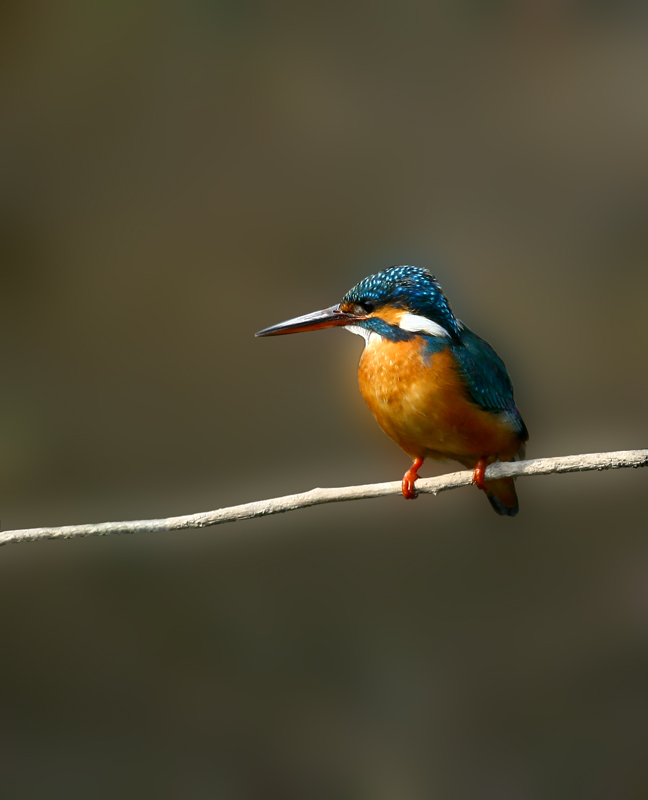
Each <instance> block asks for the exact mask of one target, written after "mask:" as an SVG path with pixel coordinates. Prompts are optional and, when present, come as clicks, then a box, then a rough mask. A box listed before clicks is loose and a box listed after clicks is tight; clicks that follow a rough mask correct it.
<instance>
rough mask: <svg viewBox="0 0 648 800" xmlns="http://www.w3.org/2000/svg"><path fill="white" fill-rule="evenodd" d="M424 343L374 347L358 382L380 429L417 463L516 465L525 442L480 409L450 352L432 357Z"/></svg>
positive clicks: (363, 363)
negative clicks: (421, 460)
mask: <svg viewBox="0 0 648 800" xmlns="http://www.w3.org/2000/svg"><path fill="white" fill-rule="evenodd" d="M422 344H423V341H422V338H421V337H418V336H417V337H414V338H413V339H411V340H409V341H405V342H391V341H389V340H385V339H382V340H380V341H378V342H375V343H369V344H368V345H367V346H366V347H365V349H364V351H363V354H362V358H361V359H360V366H359V369H358V381H359V384H360V391H361V393H362V396H363V398H364V399H365V402H366V403H367V405H368V406H369V408H370V409H371V412H372V413H373V415H374V417H375V418H376V420H377V421H378V424H379V425H380V427H381V428H382V429H383V430H384V431H385V433H386V434H387V435H388V436H390V437H391V438H392V439H393V440H394V441H395V442H396V443H397V444H398V445H399V446H400V447H401V448H402V449H403V450H404V451H405V452H406V453H407V454H408V455H410V456H411V457H412V458H436V459H446V458H451V459H453V460H455V461H459V462H460V463H463V464H465V465H466V466H473V465H474V464H475V462H476V461H477V460H478V459H480V458H482V457H487V458H492V460H495V458H501V459H502V460H507V459H511V458H513V457H514V455H515V454H516V453H517V451H518V450H519V448H520V441H519V439H518V437H517V436H516V434H515V433H514V432H513V431H512V430H511V428H510V426H509V425H508V424H507V423H506V421H505V420H504V419H503V418H502V417H501V416H500V415H498V414H496V413H492V412H489V411H485V410H483V409H481V408H479V406H477V405H475V403H473V402H472V401H471V400H470V398H469V397H468V395H467V393H466V389H465V387H464V385H463V382H462V380H461V378H460V376H459V374H458V372H457V368H456V364H455V361H454V358H453V356H452V354H451V352H450V350H449V349H448V348H446V349H444V350H442V351H440V352H438V353H436V354H434V355H432V356H431V357H426V356H424V354H423V348H422Z"/></svg>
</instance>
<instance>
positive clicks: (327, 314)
mask: <svg viewBox="0 0 648 800" xmlns="http://www.w3.org/2000/svg"><path fill="white" fill-rule="evenodd" d="M358 319H360V317H357V316H356V315H355V314H348V313H347V312H346V311H341V310H340V306H339V305H337V306H331V307H330V308H324V309H322V311H314V312H313V313H312V314H304V316H303V317H295V318H294V319H287V320H286V321H285V322H280V323H279V324H278V325H271V326H270V327H269V328H264V329H263V330H262V331H259V332H258V333H255V334H254V335H255V336H281V335H282V334H285V333H301V332H302V331H318V330H320V328H335V327H336V326H337V325H349V324H350V323H353V322H354V321H356V320H358Z"/></svg>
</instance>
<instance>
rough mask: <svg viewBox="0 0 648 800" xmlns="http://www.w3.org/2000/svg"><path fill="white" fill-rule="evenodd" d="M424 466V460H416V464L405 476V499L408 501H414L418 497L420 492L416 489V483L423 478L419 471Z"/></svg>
mask: <svg viewBox="0 0 648 800" xmlns="http://www.w3.org/2000/svg"><path fill="white" fill-rule="evenodd" d="M422 466H423V459H422V458H416V459H414V463H413V464H412V466H411V467H410V468H409V469H408V470H407V472H406V473H405V474H404V475H403V497H404V498H405V499H406V500H414V499H415V498H416V497H418V492H417V491H416V489H415V488H414V483H415V482H416V481H417V480H418V479H419V478H420V477H421V476H420V475H419V474H418V470H420V469H421V467H422Z"/></svg>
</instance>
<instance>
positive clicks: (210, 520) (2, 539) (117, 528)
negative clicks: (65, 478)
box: [0, 450, 648, 545]
mask: <svg viewBox="0 0 648 800" xmlns="http://www.w3.org/2000/svg"><path fill="white" fill-rule="evenodd" d="M645 466H648V450H621V451H618V452H615V453H590V454H587V455H579V456H561V457H558V458H536V459H532V460H530V461H514V462H507V463H497V464H491V465H490V466H489V467H488V469H487V470H486V480H495V479H496V478H507V477H511V476H515V477H522V476H526V475H553V474H555V473H556V474H557V473H561V472H586V471H589V470H605V469H622V468H625V467H635V468H637V467H645ZM471 481H472V472H471V471H467V470H466V471H462V472H452V473H450V474H448V475H440V476H439V477H437V478H421V479H420V480H418V481H417V482H416V488H417V490H418V491H419V492H420V493H422V494H433V495H437V494H439V493H440V492H445V491H447V490H449V489H458V488H459V487H460V486H469V485H470V483H471ZM392 494H393V495H399V494H401V482H400V481H391V482H390V483H374V484H368V485H366V486H344V487H342V488H339V489H311V490H310V491H308V492H301V493H300V494H290V495H286V496H285V497H275V498H273V499H271V500H257V501H256V502H253V503H244V504H243V505H240V506H230V507H229V508H220V509H218V510H216V511H206V512H204V513H200V514H187V515H185V516H181V517H168V518H167V519H147V520H135V521H127V522H101V523H97V524H89V525H63V526H62V527H59V528H25V529H23V530H14V531H4V532H2V533H0V545H3V544H14V543H17V542H35V541H38V540H39V539H75V538H76V537H78V536H110V535H112V534H116V533H146V532H148V533H158V532H161V531H175V530H183V529H185V528H207V527H210V526H211V525H221V524H223V523H225V522H236V521H237V520H241V519H253V518H254V517H266V516H269V515H271V514H283V513H284V512H286V511H296V510H297V509H298V508H309V507H310V506H317V505H322V504H324V503H340V502H344V501H347V500H367V499H369V498H371V497H386V496H387V495H392Z"/></svg>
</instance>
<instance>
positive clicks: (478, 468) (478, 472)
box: [472, 458, 488, 491]
mask: <svg viewBox="0 0 648 800" xmlns="http://www.w3.org/2000/svg"><path fill="white" fill-rule="evenodd" d="M487 466H488V465H487V464H486V459H485V458H480V459H479V461H478V462H477V463H476V464H475V467H474V469H473V478H472V482H473V483H474V484H475V485H476V486H477V488H478V489H481V490H482V491H486V481H485V480H484V475H485V473H486V467H487Z"/></svg>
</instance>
